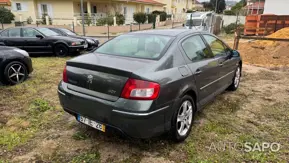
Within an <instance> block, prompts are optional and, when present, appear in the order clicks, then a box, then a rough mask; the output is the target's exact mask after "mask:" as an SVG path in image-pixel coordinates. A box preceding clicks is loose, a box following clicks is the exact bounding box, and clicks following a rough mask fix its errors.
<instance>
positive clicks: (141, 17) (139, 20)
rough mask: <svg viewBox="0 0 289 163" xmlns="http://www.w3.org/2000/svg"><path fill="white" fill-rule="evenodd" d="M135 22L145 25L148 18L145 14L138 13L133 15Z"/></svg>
mask: <svg viewBox="0 0 289 163" xmlns="http://www.w3.org/2000/svg"><path fill="white" fill-rule="evenodd" d="M133 20H134V21H136V22H137V23H138V24H144V23H145V22H146V21H147V16H146V14H145V13H143V12H136V13H134V14H133Z"/></svg>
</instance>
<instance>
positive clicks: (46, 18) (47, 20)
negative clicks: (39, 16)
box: [45, 15, 49, 25]
mask: <svg viewBox="0 0 289 163" xmlns="http://www.w3.org/2000/svg"><path fill="white" fill-rule="evenodd" d="M45 22H46V25H49V17H48V15H46V16H45Z"/></svg>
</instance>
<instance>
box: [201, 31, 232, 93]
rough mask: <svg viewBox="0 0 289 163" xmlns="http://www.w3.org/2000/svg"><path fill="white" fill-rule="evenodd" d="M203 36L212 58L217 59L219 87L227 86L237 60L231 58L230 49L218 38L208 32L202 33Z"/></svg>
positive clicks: (230, 80) (230, 81)
mask: <svg viewBox="0 0 289 163" xmlns="http://www.w3.org/2000/svg"><path fill="white" fill-rule="evenodd" d="M203 37H204V39H205V40H206V42H207V43H208V45H209V47H210V49H211V51H212V54H213V55H214V58H216V59H218V63H219V70H220V72H219V74H220V79H219V82H218V83H219V87H225V88H227V86H228V85H230V84H231V83H232V79H233V77H234V72H235V70H236V68H237V63H238V61H237V60H235V59H234V58H232V52H231V49H230V48H229V47H228V46H227V45H225V44H224V43H223V42H222V41H221V40H220V39H218V38H217V37H215V36H213V35H208V34H204V35H203Z"/></svg>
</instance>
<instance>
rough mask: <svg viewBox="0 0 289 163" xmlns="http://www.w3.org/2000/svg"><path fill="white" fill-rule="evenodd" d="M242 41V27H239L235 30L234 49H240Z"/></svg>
mask: <svg viewBox="0 0 289 163" xmlns="http://www.w3.org/2000/svg"><path fill="white" fill-rule="evenodd" d="M239 41H240V28H237V29H236V31H235V39H234V47H233V48H234V50H238V47H239Z"/></svg>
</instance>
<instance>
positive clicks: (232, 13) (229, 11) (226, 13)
mask: <svg viewBox="0 0 289 163" xmlns="http://www.w3.org/2000/svg"><path fill="white" fill-rule="evenodd" d="M224 15H236V13H235V12H234V11H232V10H225V11H224Z"/></svg>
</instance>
